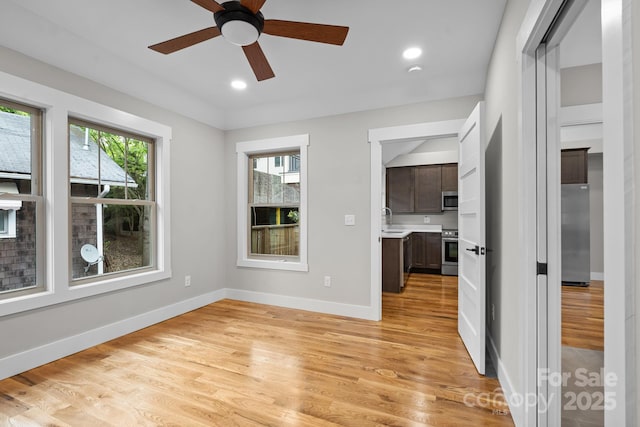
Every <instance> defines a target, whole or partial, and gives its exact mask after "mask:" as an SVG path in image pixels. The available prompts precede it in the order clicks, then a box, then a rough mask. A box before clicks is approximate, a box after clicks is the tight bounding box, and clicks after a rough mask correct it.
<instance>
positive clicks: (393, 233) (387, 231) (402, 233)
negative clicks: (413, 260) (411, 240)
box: [381, 224, 442, 239]
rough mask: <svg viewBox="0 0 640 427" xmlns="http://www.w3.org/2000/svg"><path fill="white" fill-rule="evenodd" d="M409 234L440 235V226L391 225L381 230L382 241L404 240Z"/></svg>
mask: <svg viewBox="0 0 640 427" xmlns="http://www.w3.org/2000/svg"><path fill="white" fill-rule="evenodd" d="M411 233H442V226H441V225H430V224H425V225H393V226H391V227H385V228H384V229H383V230H382V234H381V235H382V238H383V239H404V238H405V237H407V236H408V235H409V234H411Z"/></svg>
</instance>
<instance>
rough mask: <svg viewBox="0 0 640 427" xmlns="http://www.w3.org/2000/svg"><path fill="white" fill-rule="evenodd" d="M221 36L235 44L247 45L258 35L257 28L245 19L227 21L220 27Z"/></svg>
mask: <svg viewBox="0 0 640 427" xmlns="http://www.w3.org/2000/svg"><path fill="white" fill-rule="evenodd" d="M220 32H221V33H222V37H224V38H225V40H227V41H228V42H230V43H233V44H235V45H237V46H248V45H250V44H253V43H255V42H256V40H258V37H260V33H259V32H258V29H257V28H256V27H254V26H253V25H251V24H250V23H248V22H245V21H240V20H236V21H229V22H227V23H226V24H224V26H223V27H222V28H220Z"/></svg>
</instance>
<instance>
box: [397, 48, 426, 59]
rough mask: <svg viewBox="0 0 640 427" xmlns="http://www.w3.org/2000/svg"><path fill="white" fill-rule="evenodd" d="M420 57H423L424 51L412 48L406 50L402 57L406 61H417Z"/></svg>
mask: <svg viewBox="0 0 640 427" xmlns="http://www.w3.org/2000/svg"><path fill="white" fill-rule="evenodd" d="M420 55H422V49H420V48H419V47H410V48H409V49H405V51H404V52H402V56H403V57H404V59H416V58H419V57H420Z"/></svg>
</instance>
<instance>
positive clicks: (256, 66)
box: [242, 42, 276, 82]
mask: <svg viewBox="0 0 640 427" xmlns="http://www.w3.org/2000/svg"><path fill="white" fill-rule="evenodd" d="M242 50H243V51H244V54H245V56H246V57H247V60H248V61H249V65H251V68H252V69H253V74H255V75H256V78H257V79H258V81H259V82H261V81H262V80H267V79H270V78H272V77H275V76H276V75H275V74H273V70H272V69H271V66H270V65H269V61H267V57H266V56H264V52H262V48H261V47H260V45H259V44H258V42H255V43H253V44H250V45H248V46H242Z"/></svg>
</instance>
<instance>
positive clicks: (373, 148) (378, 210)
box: [369, 119, 466, 320]
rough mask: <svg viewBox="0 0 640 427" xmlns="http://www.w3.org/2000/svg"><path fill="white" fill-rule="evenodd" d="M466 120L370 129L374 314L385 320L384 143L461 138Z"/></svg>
mask: <svg viewBox="0 0 640 427" xmlns="http://www.w3.org/2000/svg"><path fill="white" fill-rule="evenodd" d="M465 120H466V119H458V120H445V121H439V122H425V123H417V124H412V125H404V126H391V127H384V128H377V129H369V144H370V158H371V169H370V170H371V209H370V213H371V275H370V277H371V290H370V297H371V299H370V310H371V311H370V316H369V318H370V319H372V320H380V319H382V244H381V241H382V239H381V232H382V227H381V218H382V208H383V207H384V205H383V204H382V203H383V201H382V144H389V143H400V142H406V141H407V140H415V139H433V138H446V137H457V136H458V132H459V131H460V129H461V128H462V125H464V122H465Z"/></svg>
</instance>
